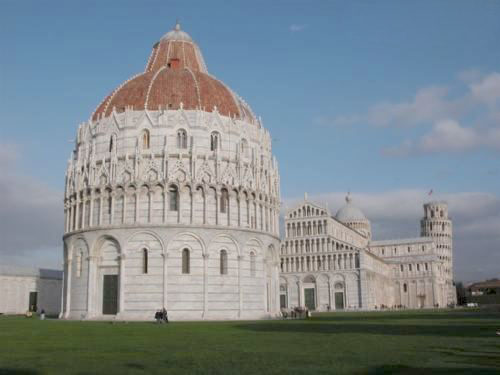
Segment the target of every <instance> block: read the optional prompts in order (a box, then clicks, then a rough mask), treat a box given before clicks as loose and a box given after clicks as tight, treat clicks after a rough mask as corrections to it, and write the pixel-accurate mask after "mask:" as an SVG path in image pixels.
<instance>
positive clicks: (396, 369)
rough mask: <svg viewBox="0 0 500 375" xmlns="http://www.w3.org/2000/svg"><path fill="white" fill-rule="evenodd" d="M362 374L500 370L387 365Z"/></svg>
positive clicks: (463, 373)
mask: <svg viewBox="0 0 500 375" xmlns="http://www.w3.org/2000/svg"><path fill="white" fill-rule="evenodd" d="M361 374H365V375H378V374H389V375H394V374H405V375H406V374H408V375H413V374H415V375H417V374H418V375H420V374H432V375H435V374H438V375H441V374H455V375H456V374H458V375H466V374H467V375H471V374H472V375H474V374H483V375H490V374H491V375H498V368H497V369H495V368H484V367H483V368H470V367H469V368H458V367H435V368H427V367H410V366H404V365H386V366H380V367H376V368H374V369H372V370H368V371H367V372H362V373H361Z"/></svg>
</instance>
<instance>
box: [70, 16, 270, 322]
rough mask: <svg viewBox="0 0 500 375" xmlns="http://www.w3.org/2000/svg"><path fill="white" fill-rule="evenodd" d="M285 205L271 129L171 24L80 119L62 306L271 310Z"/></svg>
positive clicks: (140, 313)
mask: <svg viewBox="0 0 500 375" xmlns="http://www.w3.org/2000/svg"><path fill="white" fill-rule="evenodd" d="M279 209H280V177H279V173H278V163H277V161H276V159H275V158H274V157H273V155H272V150H271V137H270V134H269V132H268V131H267V130H266V129H264V127H263V126H262V123H261V121H260V120H259V119H258V118H257V117H256V116H255V115H254V113H253V111H252V110H251V108H250V106H249V105H248V104H247V103H245V101H244V100H243V99H241V98H240V97H239V96H238V95H237V94H236V93H235V92H234V91H233V90H231V89H230V88H229V87H228V86H227V85H225V84H224V83H223V82H222V81H220V80H218V79H217V78H215V77H214V76H212V75H210V74H209V73H208V70H207V67H206V65H205V61H204V59H203V56H202V54H201V51H200V49H199V47H198V46H197V45H196V43H195V42H194V41H193V40H192V38H191V37H190V36H189V35H188V34H187V33H186V32H184V31H182V30H181V28H180V25H179V24H177V25H176V26H175V28H174V30H172V31H170V32H168V33H167V34H165V35H164V36H163V37H162V38H161V39H160V40H159V41H158V42H157V43H155V44H154V46H153V50H152V52H151V55H150V57H149V59H148V61H147V64H146V69H145V71H144V72H142V73H139V74H137V75H135V76H133V77H131V78H130V79H128V80H126V81H125V82H124V83H123V84H121V85H120V86H119V87H117V88H116V89H115V90H113V91H112V92H111V93H110V94H109V95H108V96H106V97H105V98H104V100H103V101H102V102H101V103H100V104H99V105H98V106H97V108H96V110H95V111H94V113H93V114H92V115H91V117H90V119H89V120H88V121H87V122H86V123H84V124H81V125H80V126H79V128H78V132H77V136H76V141H75V149H74V151H73V153H72V155H71V158H70V160H69V163H68V168H67V172H66V188H65V200H64V211H65V235H64V260H65V265H64V292H63V316H64V317H65V318H69V319H82V318H83V319H107V318H113V319H139V320H140V319H152V318H153V316H154V313H155V311H157V310H159V309H161V308H163V307H165V308H166V309H167V310H168V312H169V316H170V318H171V319H174V320H179V319H258V318H265V317H270V316H274V315H276V314H277V313H278V311H279V282H278V272H279V254H278V249H279V244H280V239H279V216H278V215H279Z"/></svg>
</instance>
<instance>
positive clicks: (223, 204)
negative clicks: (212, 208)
mask: <svg viewBox="0 0 500 375" xmlns="http://www.w3.org/2000/svg"><path fill="white" fill-rule="evenodd" d="M227 203H228V192H227V190H226V189H222V190H221V192H220V212H221V213H223V214H225V213H227Z"/></svg>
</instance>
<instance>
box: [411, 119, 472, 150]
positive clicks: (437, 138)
mask: <svg viewBox="0 0 500 375" xmlns="http://www.w3.org/2000/svg"><path fill="white" fill-rule="evenodd" d="M480 144H481V138H480V137H479V135H478V134H477V132H476V131H475V130H474V129H471V128H464V127H461V126H460V124H459V123H458V122H456V121H454V120H445V121H440V122H438V123H436V125H435V126H434V128H433V129H432V131H431V132H430V133H429V134H427V135H425V136H423V137H422V139H421V140H420V148H421V150H422V151H424V152H441V151H452V152H456V151H464V150H470V149H472V148H474V147H477V146H478V145H480Z"/></svg>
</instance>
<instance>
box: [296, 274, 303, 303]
mask: <svg viewBox="0 0 500 375" xmlns="http://www.w3.org/2000/svg"><path fill="white" fill-rule="evenodd" d="M297 287H298V288H299V293H298V295H299V298H298V299H299V307H302V306H303V304H304V297H303V296H302V281H301V280H299V282H298V283H297Z"/></svg>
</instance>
